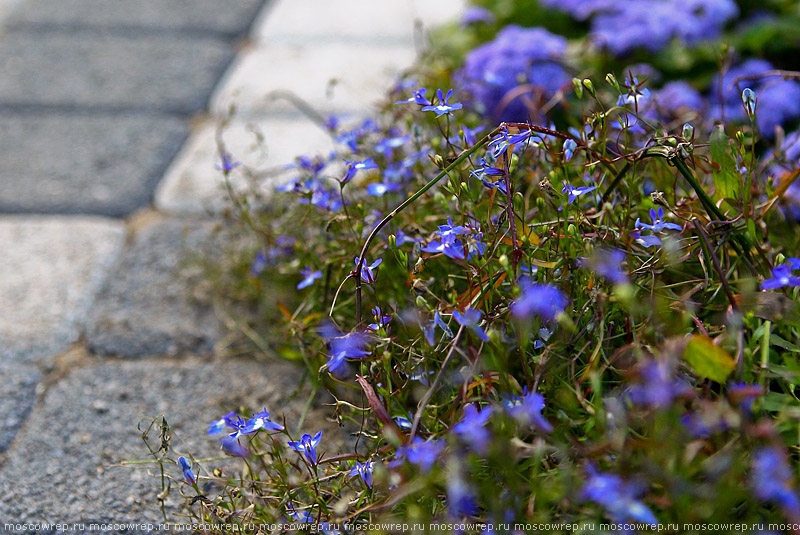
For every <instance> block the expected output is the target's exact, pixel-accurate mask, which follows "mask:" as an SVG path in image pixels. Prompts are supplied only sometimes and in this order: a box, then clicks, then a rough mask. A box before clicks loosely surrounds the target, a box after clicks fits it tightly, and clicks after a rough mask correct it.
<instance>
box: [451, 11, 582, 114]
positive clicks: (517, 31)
mask: <svg viewBox="0 0 800 535" xmlns="http://www.w3.org/2000/svg"><path fill="white" fill-rule="evenodd" d="M566 48H567V40H566V39H565V38H564V37H561V36H560V35H555V34H552V33H550V32H548V31H547V30H545V29H544V28H522V27H520V26H516V25H509V26H506V27H505V28H503V29H502V30H501V31H500V32H499V33H498V34H497V37H496V38H495V40H494V41H491V42H489V43H486V44H484V45H482V46H479V47H477V48H475V49H473V50H472V51H470V53H469V54H467V57H466V58H465V60H464V67H463V68H462V69H461V70H460V71H458V73H456V76H455V78H456V79H457V80H458V81H459V82H461V84H462V85H463V87H464V89H465V91H466V92H467V94H468V95H469V99H470V102H471V103H472V104H473V105H474V107H475V108H477V111H479V112H480V113H482V114H484V115H487V116H491V117H492V118H493V119H495V120H500V121H526V120H528V119H529V117H530V115H531V114H532V113H533V114H534V115H536V114H537V113H538V111H537V110H538V108H539V103H540V102H541V101H542V100H546V99H549V98H551V97H552V96H553V95H555V94H556V93H557V92H558V91H559V90H561V89H562V88H563V87H564V86H565V85H567V84H569V80H570V76H569V74H568V73H567V71H566V70H565V69H564V67H563V66H562V65H561V60H562V57H563V55H564V53H565V52H566Z"/></svg>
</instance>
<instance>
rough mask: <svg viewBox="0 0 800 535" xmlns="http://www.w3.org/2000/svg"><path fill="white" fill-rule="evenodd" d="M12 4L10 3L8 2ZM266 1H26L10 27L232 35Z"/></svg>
mask: <svg viewBox="0 0 800 535" xmlns="http://www.w3.org/2000/svg"><path fill="white" fill-rule="evenodd" d="M6 1H8V0H6ZM262 4H263V0H236V1H235V2H226V3H225V4H224V6H223V5H221V4H220V2H219V0H136V1H135V2H127V1H122V2H115V1H111V2H109V1H108V0H58V2H53V1H52V0H25V2H24V3H23V4H22V5H21V6H20V7H19V8H18V9H17V10H16V12H14V13H13V15H12V16H11V19H10V21H9V24H11V25H13V26H15V27H19V26H23V27H24V26H26V25H40V24H55V25H60V26H77V27H85V26H89V27H93V28H104V27H105V28H116V27H120V26H124V27H137V26H141V27H147V28H155V29H169V30H210V31H218V32H224V33H230V34H238V33H242V32H244V31H246V30H247V29H248V28H249V26H250V24H251V23H252V21H253V19H254V18H255V16H256V14H257V13H258V10H259V9H260V8H261V6H262Z"/></svg>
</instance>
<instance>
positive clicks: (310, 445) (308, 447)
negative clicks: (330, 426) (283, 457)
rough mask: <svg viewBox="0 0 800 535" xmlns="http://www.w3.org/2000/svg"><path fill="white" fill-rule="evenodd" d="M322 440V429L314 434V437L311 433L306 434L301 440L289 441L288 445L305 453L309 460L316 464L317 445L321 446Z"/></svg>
mask: <svg viewBox="0 0 800 535" xmlns="http://www.w3.org/2000/svg"><path fill="white" fill-rule="evenodd" d="M320 440H322V431H320V432H318V433H317V434H316V435H314V438H311V435H309V434H304V435H303V436H302V437H301V438H300V440H291V441H289V443H288V446H289V447H290V448H292V449H293V450H294V451H297V452H300V453H305V455H306V459H308V462H310V463H311V464H312V465H316V464H317V446H319V442H320Z"/></svg>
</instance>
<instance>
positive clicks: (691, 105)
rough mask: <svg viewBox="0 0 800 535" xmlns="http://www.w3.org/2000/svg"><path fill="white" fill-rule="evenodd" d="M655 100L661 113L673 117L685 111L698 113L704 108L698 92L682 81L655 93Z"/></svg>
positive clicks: (670, 84) (666, 85)
mask: <svg viewBox="0 0 800 535" xmlns="http://www.w3.org/2000/svg"><path fill="white" fill-rule="evenodd" d="M655 99H656V102H657V103H658V108H659V109H660V110H661V111H662V112H665V113H668V114H670V115H672V116H675V117H677V116H680V115H681V114H682V113H685V112H686V111H693V112H699V111H701V110H702V109H703V107H704V102H703V97H702V95H700V92H699V91H697V90H696V89H695V88H693V87H692V86H690V85H689V84H687V83H686V82H683V81H678V82H669V83H668V84H665V85H664V87H662V88H661V89H660V90H658V91H656V96H655Z"/></svg>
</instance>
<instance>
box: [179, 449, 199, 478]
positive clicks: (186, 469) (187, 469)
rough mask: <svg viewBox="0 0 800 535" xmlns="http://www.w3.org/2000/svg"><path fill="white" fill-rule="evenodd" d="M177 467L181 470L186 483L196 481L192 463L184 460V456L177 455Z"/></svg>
mask: <svg viewBox="0 0 800 535" xmlns="http://www.w3.org/2000/svg"><path fill="white" fill-rule="evenodd" d="M178 468H180V469H181V470H183V477H184V478H186V482H187V483H189V484H190V485H194V484H195V483H197V478H196V477H194V472H192V465H191V463H190V462H189V461H187V460H186V457H183V456H181V457H178Z"/></svg>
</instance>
